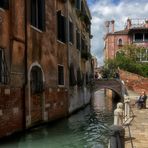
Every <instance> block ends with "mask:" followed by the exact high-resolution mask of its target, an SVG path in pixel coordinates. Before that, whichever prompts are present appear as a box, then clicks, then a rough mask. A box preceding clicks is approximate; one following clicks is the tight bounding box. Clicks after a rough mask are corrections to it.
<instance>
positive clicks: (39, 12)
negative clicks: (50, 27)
mask: <svg viewBox="0 0 148 148" xmlns="http://www.w3.org/2000/svg"><path fill="white" fill-rule="evenodd" d="M45 11H46V10H45V0H31V1H30V24H31V26H32V27H33V28H36V30H39V31H45V27H46V26H45V14H46V13H45Z"/></svg>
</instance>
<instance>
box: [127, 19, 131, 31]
mask: <svg viewBox="0 0 148 148" xmlns="http://www.w3.org/2000/svg"><path fill="white" fill-rule="evenodd" d="M131 26H132V23H131V20H130V19H129V18H128V19H127V29H130V28H131Z"/></svg>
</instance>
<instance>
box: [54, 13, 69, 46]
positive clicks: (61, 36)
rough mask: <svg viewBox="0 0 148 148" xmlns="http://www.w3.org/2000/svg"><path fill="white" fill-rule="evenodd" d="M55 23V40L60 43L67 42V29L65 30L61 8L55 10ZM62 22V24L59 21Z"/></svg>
mask: <svg viewBox="0 0 148 148" xmlns="http://www.w3.org/2000/svg"><path fill="white" fill-rule="evenodd" d="M56 17H57V18H56V24H57V40H58V41H59V42H61V43H64V44H65V43H66V42H67V37H66V34H67V30H66V26H67V23H66V17H65V16H64V15H63V14H62V11H61V10H58V11H57V12H56ZM59 21H60V22H59ZM61 21H62V22H63V24H62V23H61Z"/></svg>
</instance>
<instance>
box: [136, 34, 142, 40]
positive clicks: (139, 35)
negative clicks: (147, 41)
mask: <svg viewBox="0 0 148 148" xmlns="http://www.w3.org/2000/svg"><path fill="white" fill-rule="evenodd" d="M135 41H138V42H139V41H143V34H142V33H136V34H135Z"/></svg>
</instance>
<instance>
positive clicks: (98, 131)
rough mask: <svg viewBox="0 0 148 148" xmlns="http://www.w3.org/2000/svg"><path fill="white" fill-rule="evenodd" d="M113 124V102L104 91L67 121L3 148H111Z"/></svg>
mask: <svg viewBox="0 0 148 148" xmlns="http://www.w3.org/2000/svg"><path fill="white" fill-rule="evenodd" d="M112 123H113V104H112V99H111V98H107V97H105V96H104V91H103V90H100V91H97V92H96V93H95V95H94V99H93V100H92V102H91V105H89V106H87V107H86V108H85V109H83V110H81V111H79V112H77V113H76V114H74V115H72V116H71V117H69V118H67V119H63V120H60V121H57V122H55V123H52V124H49V125H46V126H41V127H37V128H34V129H32V130H31V131H30V132H29V133H26V134H24V135H21V136H17V137H14V138H13V139H11V140H7V141H4V142H3V143H2V142H1V143H0V148H107V145H108V138H109V137H108V127H109V126H110V125H111V124H112Z"/></svg>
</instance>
